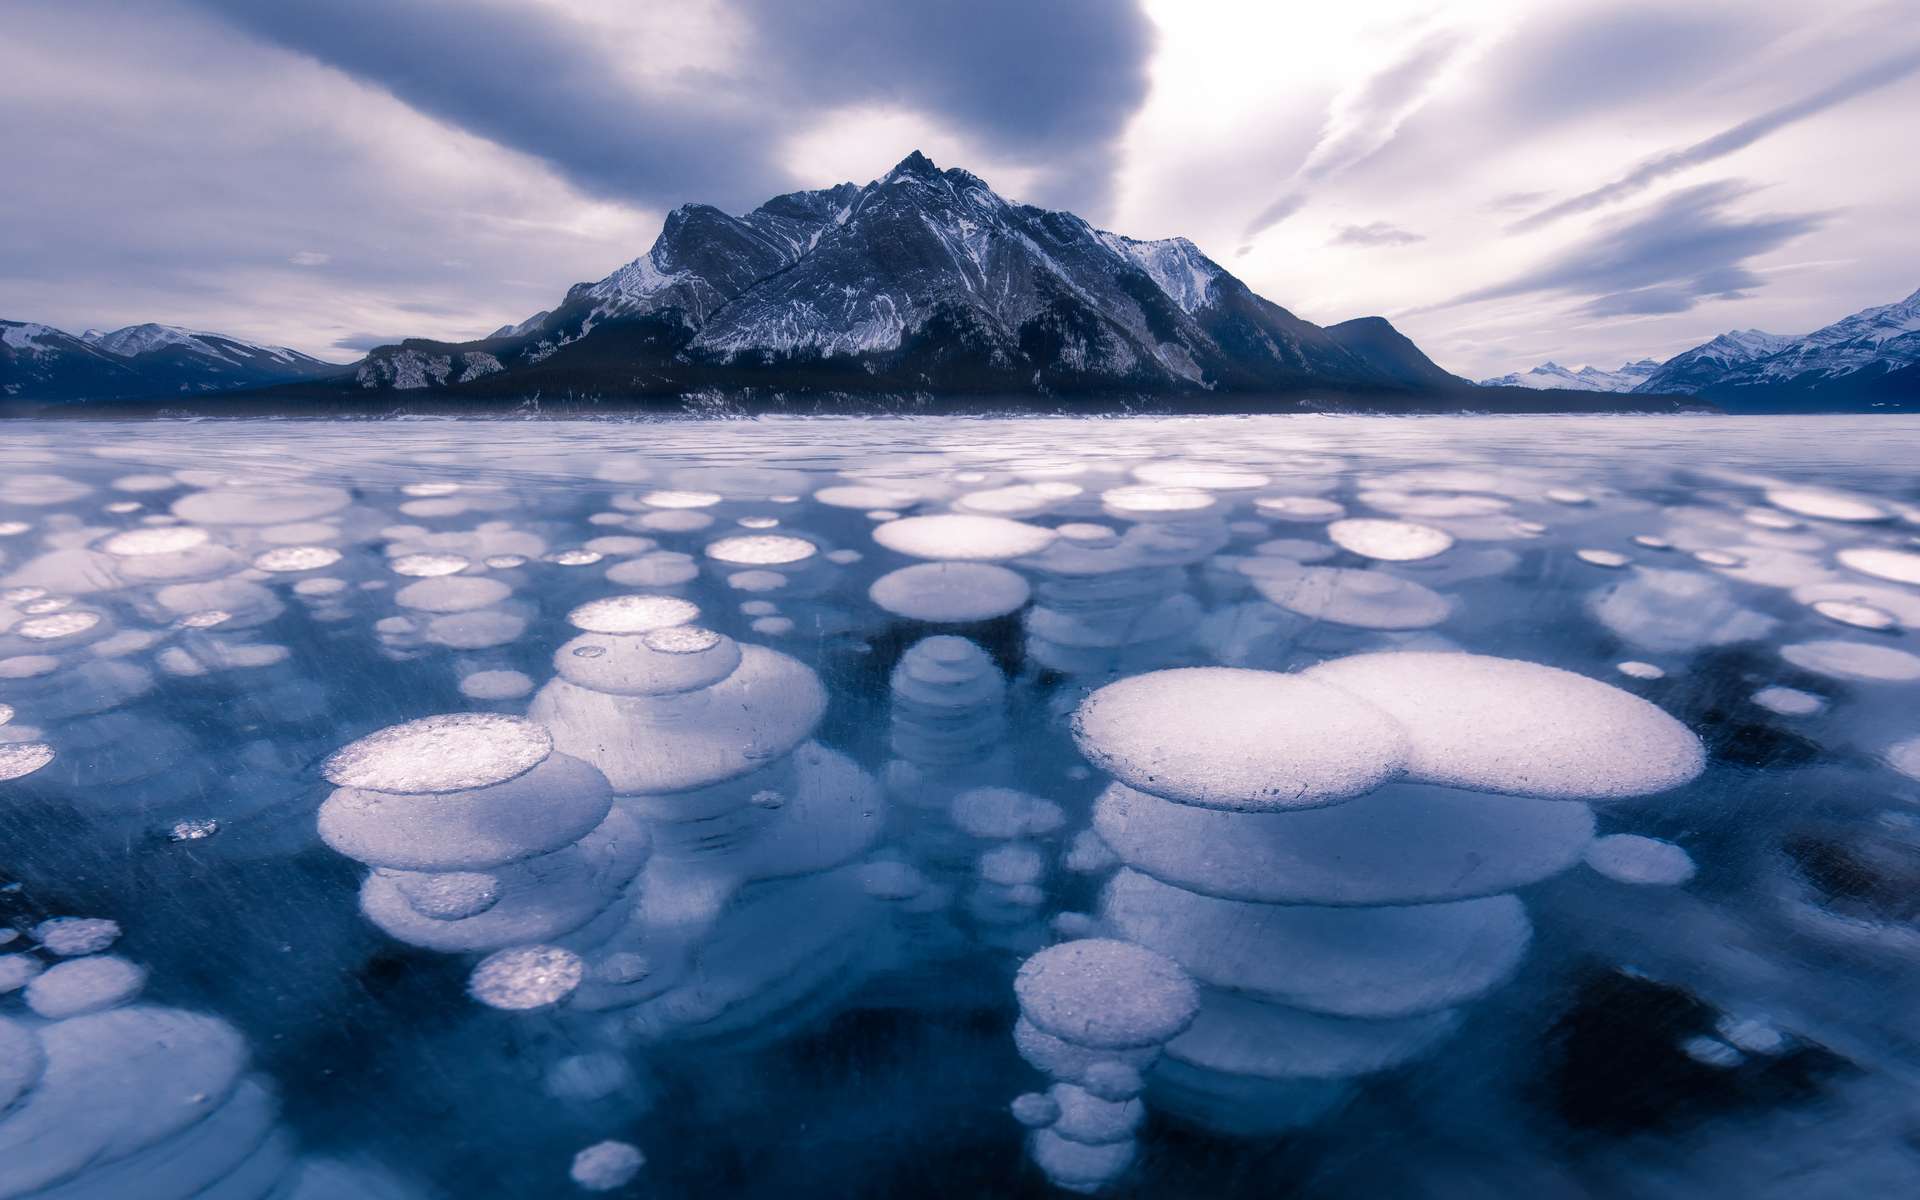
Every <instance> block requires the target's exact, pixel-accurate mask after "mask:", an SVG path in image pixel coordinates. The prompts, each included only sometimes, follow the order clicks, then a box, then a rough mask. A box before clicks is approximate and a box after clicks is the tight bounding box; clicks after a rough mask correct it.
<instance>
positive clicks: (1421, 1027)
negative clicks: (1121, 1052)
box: [1167, 988, 1460, 1082]
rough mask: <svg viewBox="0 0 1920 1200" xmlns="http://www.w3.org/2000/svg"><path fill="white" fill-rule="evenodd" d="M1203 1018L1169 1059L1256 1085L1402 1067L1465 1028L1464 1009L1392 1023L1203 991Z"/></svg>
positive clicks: (1176, 1041) (1170, 1050)
mask: <svg viewBox="0 0 1920 1200" xmlns="http://www.w3.org/2000/svg"><path fill="white" fill-rule="evenodd" d="M1202 997H1203V998H1202V1002H1201V1006H1200V1016H1199V1018H1198V1019H1197V1020H1195V1021H1194V1023H1193V1025H1192V1027H1191V1028H1189V1029H1188V1030H1187V1031H1186V1032H1185V1033H1183V1034H1181V1035H1180V1036H1179V1037H1177V1038H1175V1039H1173V1041H1172V1042H1170V1043H1168V1045H1167V1058H1168V1059H1169V1060H1171V1061H1172V1062H1174V1063H1184V1064H1190V1065H1193V1066H1196V1067H1199V1068H1202V1069H1204V1070H1208V1071H1214V1072H1219V1073H1221V1074H1225V1075H1233V1076H1240V1077H1245V1078H1250V1079H1256V1080H1290V1081H1302V1082H1312V1081H1321V1080H1326V1081H1332V1080H1340V1079H1346V1078H1350V1077H1353V1076H1358V1075H1368V1074H1372V1073H1373V1072H1376V1071H1383V1070H1386V1069H1388V1068H1390V1067H1395V1066H1398V1065H1400V1064H1401V1063H1404V1062H1406V1061H1408V1060H1410V1059H1413V1058H1416V1057H1418V1056H1419V1055H1421V1054H1423V1053H1425V1052H1426V1051H1427V1050H1428V1049H1430V1048H1431V1047H1432V1046H1433V1045H1434V1044H1436V1043H1437V1042H1439V1041H1440V1040H1442V1039H1444V1038H1445V1037H1447V1035H1449V1034H1451V1033H1452V1032H1453V1031H1454V1030H1455V1029H1457V1028H1458V1027H1459V1025H1460V1014H1459V1012H1458V1011H1457V1010H1451V1009H1443V1010H1441V1011H1439V1012H1432V1013H1421V1014H1419V1015H1416V1016H1411V1017H1400V1018H1395V1019H1391V1020H1367V1019H1357V1018H1352V1017H1337V1016H1330V1015H1328V1014H1325V1013H1311V1012H1304V1011H1302V1010H1300V1009H1294V1008H1285V1007H1280V1006H1277V1005H1273V1004H1268V1003H1265V1002H1263V1001H1260V1000H1256V999H1253V998H1251V997H1247V996H1240V995H1237V994H1235V993H1233V992H1228V991H1222V990H1220V989H1217V988H1206V989H1202Z"/></svg>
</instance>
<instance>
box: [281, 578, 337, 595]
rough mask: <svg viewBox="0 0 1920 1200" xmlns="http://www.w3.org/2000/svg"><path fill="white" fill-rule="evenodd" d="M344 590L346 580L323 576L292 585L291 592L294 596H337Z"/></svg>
mask: <svg viewBox="0 0 1920 1200" xmlns="http://www.w3.org/2000/svg"><path fill="white" fill-rule="evenodd" d="M346 590H347V581H346V580H344V579H334V578H331V577H329V576H325V575H322V576H319V577H317V578H314V579H302V580H301V581H300V582H298V583H296V584H294V585H293V592H294V595H296V596H337V595H339V594H340V593H341V592H344V591H346Z"/></svg>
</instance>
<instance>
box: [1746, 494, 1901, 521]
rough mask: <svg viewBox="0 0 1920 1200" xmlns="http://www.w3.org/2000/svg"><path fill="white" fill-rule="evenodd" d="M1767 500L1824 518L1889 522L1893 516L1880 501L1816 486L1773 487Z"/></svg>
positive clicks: (1798, 511) (1807, 515) (1789, 508)
mask: <svg viewBox="0 0 1920 1200" xmlns="http://www.w3.org/2000/svg"><path fill="white" fill-rule="evenodd" d="M1767 503H1769V504H1771V505H1773V506H1774V507H1775V508H1784V509H1786V510H1787V511H1788V512H1790V513H1798V514H1799V515H1801V516H1803V517H1817V518H1819V519H1820V520H1823V521H1885V520H1888V519H1890V518H1891V517H1892V516H1893V514H1892V513H1890V512H1888V511H1887V510H1886V509H1884V508H1882V507H1880V506H1879V505H1878V504H1873V503H1870V502H1869V501H1866V500H1862V499H1860V498H1859V497H1857V496H1848V495H1845V494H1844V493H1841V492H1828V491H1820V490H1816V489H1812V488H1773V489H1770V490H1769V491H1768V492H1767Z"/></svg>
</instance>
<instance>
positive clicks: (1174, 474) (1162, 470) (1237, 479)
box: [1133, 461, 1271, 492]
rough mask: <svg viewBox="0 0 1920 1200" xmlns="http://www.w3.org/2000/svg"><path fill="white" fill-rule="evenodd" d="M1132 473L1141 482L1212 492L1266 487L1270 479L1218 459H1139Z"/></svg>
mask: <svg viewBox="0 0 1920 1200" xmlns="http://www.w3.org/2000/svg"><path fill="white" fill-rule="evenodd" d="M1133 477H1134V478H1135V479H1138V480H1140V481H1141V482H1142V483H1158V484H1166V485H1168V486H1170V487H1187V488H1201V489H1204V490H1206V491H1212V492H1238V491H1247V490H1250V489H1252V488H1263V487H1266V486H1267V484H1268V483H1270V482H1271V480H1269V479H1268V478H1267V476H1265V475H1261V474H1258V473H1256V472H1253V471H1247V470H1241V469H1236V468H1234V467H1231V466H1226V465H1222V464H1219V463H1206V462H1180V461H1171V462H1153V463H1142V464H1141V465H1140V466H1137V467H1135V468H1134V469H1133Z"/></svg>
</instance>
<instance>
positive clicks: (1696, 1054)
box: [1680, 1034, 1747, 1070]
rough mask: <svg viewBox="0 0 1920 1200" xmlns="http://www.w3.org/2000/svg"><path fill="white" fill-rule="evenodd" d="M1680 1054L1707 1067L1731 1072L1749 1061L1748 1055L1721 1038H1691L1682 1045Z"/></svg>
mask: <svg viewBox="0 0 1920 1200" xmlns="http://www.w3.org/2000/svg"><path fill="white" fill-rule="evenodd" d="M1680 1052H1681V1053H1682V1054H1685V1055H1686V1056H1687V1057H1688V1058H1690V1059H1692V1060H1693V1061H1695V1062H1697V1063H1699V1064H1700V1065H1701V1066H1705V1067H1718V1068H1720V1069H1721V1070H1730V1069H1732V1068H1734V1067H1737V1066H1739V1065H1740V1064H1741V1063H1743V1062H1745V1061H1747V1058H1746V1055H1744V1054H1742V1053H1740V1052H1739V1051H1738V1050H1735V1049H1734V1048H1733V1047H1732V1046H1729V1045H1727V1044H1726V1043H1725V1042H1723V1041H1721V1040H1720V1039H1719V1038H1714V1037H1707V1036H1705V1035H1704V1034H1703V1035H1701V1036H1699V1037H1690V1038H1688V1039H1687V1040H1686V1041H1684V1042H1681V1043H1680Z"/></svg>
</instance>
